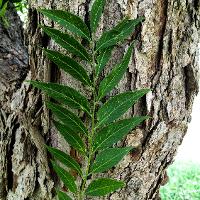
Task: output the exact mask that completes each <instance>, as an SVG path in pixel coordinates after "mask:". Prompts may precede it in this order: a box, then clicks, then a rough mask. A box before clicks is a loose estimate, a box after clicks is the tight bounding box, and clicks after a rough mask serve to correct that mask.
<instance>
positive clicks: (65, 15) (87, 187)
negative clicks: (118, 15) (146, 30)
mask: <svg viewBox="0 0 200 200" xmlns="http://www.w3.org/2000/svg"><path fill="white" fill-rule="evenodd" d="M104 5H105V0H96V1H94V3H93V5H92V8H91V11H90V27H88V26H87V25H86V24H85V23H84V22H83V21H82V19H80V18H79V17H78V16H76V15H74V14H72V13H69V12H66V11H61V10H55V11H54V10H45V9H40V10H39V12H41V13H42V14H43V15H45V16H46V17H48V18H49V19H51V20H53V21H54V22H56V23H58V24H59V25H60V26H62V27H64V28H65V29H66V30H67V31H70V35H69V34H68V33H66V32H63V31H60V30H57V29H54V28H49V27H44V26H40V27H41V28H42V30H43V31H44V32H45V33H46V34H48V35H49V36H50V37H51V38H52V39H53V40H54V41H55V42H56V43H57V44H58V45H60V46H61V47H63V48H64V49H65V50H67V52H68V53H71V54H70V56H69V55H68V56H67V55H65V54H64V53H60V52H57V51H53V50H49V49H44V53H45V55H46V56H47V57H48V58H49V59H50V60H51V61H52V62H54V63H55V64H56V65H57V66H58V67H59V68H60V69H62V70H64V71H65V72H66V73H68V74H70V75H71V76H73V77H74V78H75V79H77V80H78V81H80V82H81V83H82V84H83V85H84V86H85V89H87V91H88V90H90V93H91V94H92V96H91V99H90V100H89V99H87V98H86V97H85V96H84V95H83V94H81V93H80V92H79V91H77V90H76V89H74V88H71V87H69V86H64V85H60V84H56V83H43V82H40V81H30V83H31V84H32V85H33V86H34V87H36V88H38V89H41V90H42V91H43V92H44V93H46V94H47V95H48V96H49V97H51V98H52V99H53V100H54V103H53V102H46V105H47V107H48V108H49V109H50V110H51V111H52V113H53V115H54V116H55V121H54V125H55V127H56V129H57V130H58V132H59V133H60V134H61V136H62V137H63V138H64V139H65V140H66V141H67V143H68V144H69V145H70V146H71V147H72V148H73V149H75V150H76V151H77V152H78V153H80V156H82V160H83V163H79V162H77V161H76V160H75V159H74V158H73V157H71V156H70V155H68V154H66V153H65V152H62V151H60V150H58V149H56V148H52V147H48V146H47V150H48V151H49V152H50V153H51V154H52V156H53V158H54V160H55V161H52V165H53V168H54V170H55V172H56V173H57V175H58V176H59V177H60V179H61V180H62V181H63V183H64V185H65V186H66V187H67V188H68V191H69V192H71V193H70V194H69V195H68V194H67V193H64V192H62V191H57V194H58V198H59V199H60V200H64V199H65V200H69V199H70V200H72V198H71V197H74V199H78V200H83V199H85V198H86V196H87V195H88V196H103V195H107V194H109V193H111V192H115V191H116V190H118V189H120V188H122V187H123V186H124V183H123V182H121V181H118V180H114V179H109V178H101V179H96V180H95V178H94V176H93V175H94V174H95V173H101V172H105V171H107V170H109V169H111V168H112V167H114V166H115V165H117V164H118V163H119V162H120V161H121V160H122V159H123V157H124V156H125V155H127V154H128V153H129V152H130V151H131V150H132V149H133V147H114V145H115V146H116V143H117V142H118V141H120V140H122V139H123V138H124V137H125V136H126V135H127V134H128V133H129V132H130V131H131V130H132V129H134V128H135V127H136V126H137V125H139V124H140V123H141V122H143V121H144V120H146V119H148V117H146V116H141V117H140V116H138V117H132V118H130V119H123V120H122V119H121V120H118V119H120V118H121V117H122V116H123V114H124V113H125V112H126V111H127V110H128V109H129V108H131V107H132V106H133V105H134V103H135V102H136V101H138V100H139V99H140V98H141V97H143V96H144V95H145V94H146V93H148V91H149V89H141V90H136V91H133V92H125V93H121V94H118V95H116V96H113V97H112V98H110V99H109V100H108V101H107V102H105V103H104V101H102V99H103V97H105V96H106V95H107V94H108V93H109V92H110V91H111V90H112V89H114V87H116V86H117V84H118V83H119V81H120V80H121V79H122V78H123V76H124V74H125V72H126V70H127V68H128V64H129V61H130V59H131V55H132V52H133V48H134V44H135V43H134V42H133V43H132V44H131V45H130V47H129V48H128V50H127V52H126V53H125V55H124V57H123V59H122V61H121V62H120V63H119V64H117V65H116V66H115V67H113V70H112V71H111V73H110V74H108V75H107V76H106V77H105V78H104V79H103V80H100V78H99V77H100V74H101V72H102V71H103V69H104V67H105V66H106V65H107V64H108V62H109V60H110V58H111V55H112V50H113V49H114V48H115V45H116V44H119V43H120V42H122V41H123V40H124V39H126V38H128V37H129V36H130V35H131V34H133V31H134V29H135V27H136V26H137V25H138V24H140V23H141V22H142V20H143V18H139V19H135V20H130V19H128V18H125V19H124V20H122V21H121V22H119V23H118V25H117V26H116V27H114V28H113V29H112V30H110V31H107V32H105V33H103V35H102V36H101V37H100V39H99V40H98V41H97V40H96V38H95V32H96V30H97V27H98V24H99V21H100V18H101V15H102V12H103V8H104ZM75 37H76V39H75ZM77 37H78V39H77ZM81 39H86V40H84V41H85V42H86V43H85V42H84V44H88V45H87V49H86V48H85V47H84V46H83V45H82V43H81V42H80V41H81ZM80 62H81V64H80ZM83 64H85V66H87V67H88V65H90V66H91V68H92V74H91V76H89V75H88V74H89V73H88V72H87V71H86V70H85V69H84V67H83V66H82V65H83ZM77 111H81V112H82V113H84V114H85V115H84V116H85V117H86V120H85V123H84V122H83V120H82V119H81V118H80V117H79V116H78V115H77ZM75 113H76V114H75ZM116 120H117V121H116ZM56 161H59V162H60V163H62V167H63V166H64V168H62V167H61V166H60V165H59V163H57V162H56ZM81 166H83V167H81ZM70 170H72V171H76V172H77V173H78V176H79V180H81V183H80V184H78V183H79V182H78V181H76V178H75V177H73V176H72V175H71V173H70ZM88 179H92V180H91V183H90V184H88Z"/></svg>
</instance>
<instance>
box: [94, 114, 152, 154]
mask: <svg viewBox="0 0 200 200" xmlns="http://www.w3.org/2000/svg"><path fill="white" fill-rule="evenodd" d="M146 119H148V117H133V118H130V119H124V120H120V121H117V122H114V123H111V124H109V125H108V126H106V127H104V128H103V129H101V130H100V131H99V132H97V133H96V135H95V137H94V142H93V145H94V147H93V151H94V152H96V151H97V150H100V149H105V148H107V147H110V146H112V145H113V144H115V143H117V142H118V141H119V140H121V139H122V138H123V137H124V136H126V135H127V134H128V133H129V132H130V131H131V130H132V129H134V128H135V127H136V126H137V125H139V124H140V123H141V122H142V121H144V120H146Z"/></svg>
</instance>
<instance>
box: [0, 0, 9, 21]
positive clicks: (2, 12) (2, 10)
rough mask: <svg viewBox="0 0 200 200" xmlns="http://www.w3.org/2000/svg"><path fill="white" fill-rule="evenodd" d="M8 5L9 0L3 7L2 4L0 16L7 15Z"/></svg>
mask: <svg viewBox="0 0 200 200" xmlns="http://www.w3.org/2000/svg"><path fill="white" fill-rule="evenodd" d="M7 7H8V1H7V2H6V3H5V4H4V5H3V7H2V8H1V6H0V18H1V17H4V16H5V14H6V10H7Z"/></svg>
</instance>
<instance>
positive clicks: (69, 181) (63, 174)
mask: <svg viewBox="0 0 200 200" xmlns="http://www.w3.org/2000/svg"><path fill="white" fill-rule="evenodd" d="M51 163H52V165H53V168H54V170H55V172H56V174H57V175H58V176H59V177H60V179H61V180H62V181H63V183H64V184H65V186H66V187H67V188H68V189H69V190H70V191H71V192H73V193H77V187H76V183H75V179H74V177H73V176H72V175H71V174H70V173H69V172H67V171H66V170H64V169H63V168H62V167H60V166H58V165H57V164H56V163H55V162H54V161H51Z"/></svg>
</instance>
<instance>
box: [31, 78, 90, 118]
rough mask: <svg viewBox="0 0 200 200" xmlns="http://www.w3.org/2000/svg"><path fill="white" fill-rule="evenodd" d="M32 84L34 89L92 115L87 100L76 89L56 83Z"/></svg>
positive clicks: (33, 82) (34, 82)
mask: <svg viewBox="0 0 200 200" xmlns="http://www.w3.org/2000/svg"><path fill="white" fill-rule="evenodd" d="M30 83H31V84H32V85H33V86H34V87H36V88H39V89H41V90H42V91H44V92H46V93H47V94H48V95H49V96H50V97H52V98H54V99H55V100H58V101H60V102H63V103H64V104H66V105H68V106H70V107H71V108H74V109H81V110H83V111H85V112H86V113H88V114H89V115H90V105H89V103H88V101H87V99H86V98H85V97H84V96H83V95H81V94H80V93H79V92H77V91H76V90H75V89H73V88H71V87H68V86H64V85H60V84H56V83H44V82H39V81H30Z"/></svg>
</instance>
